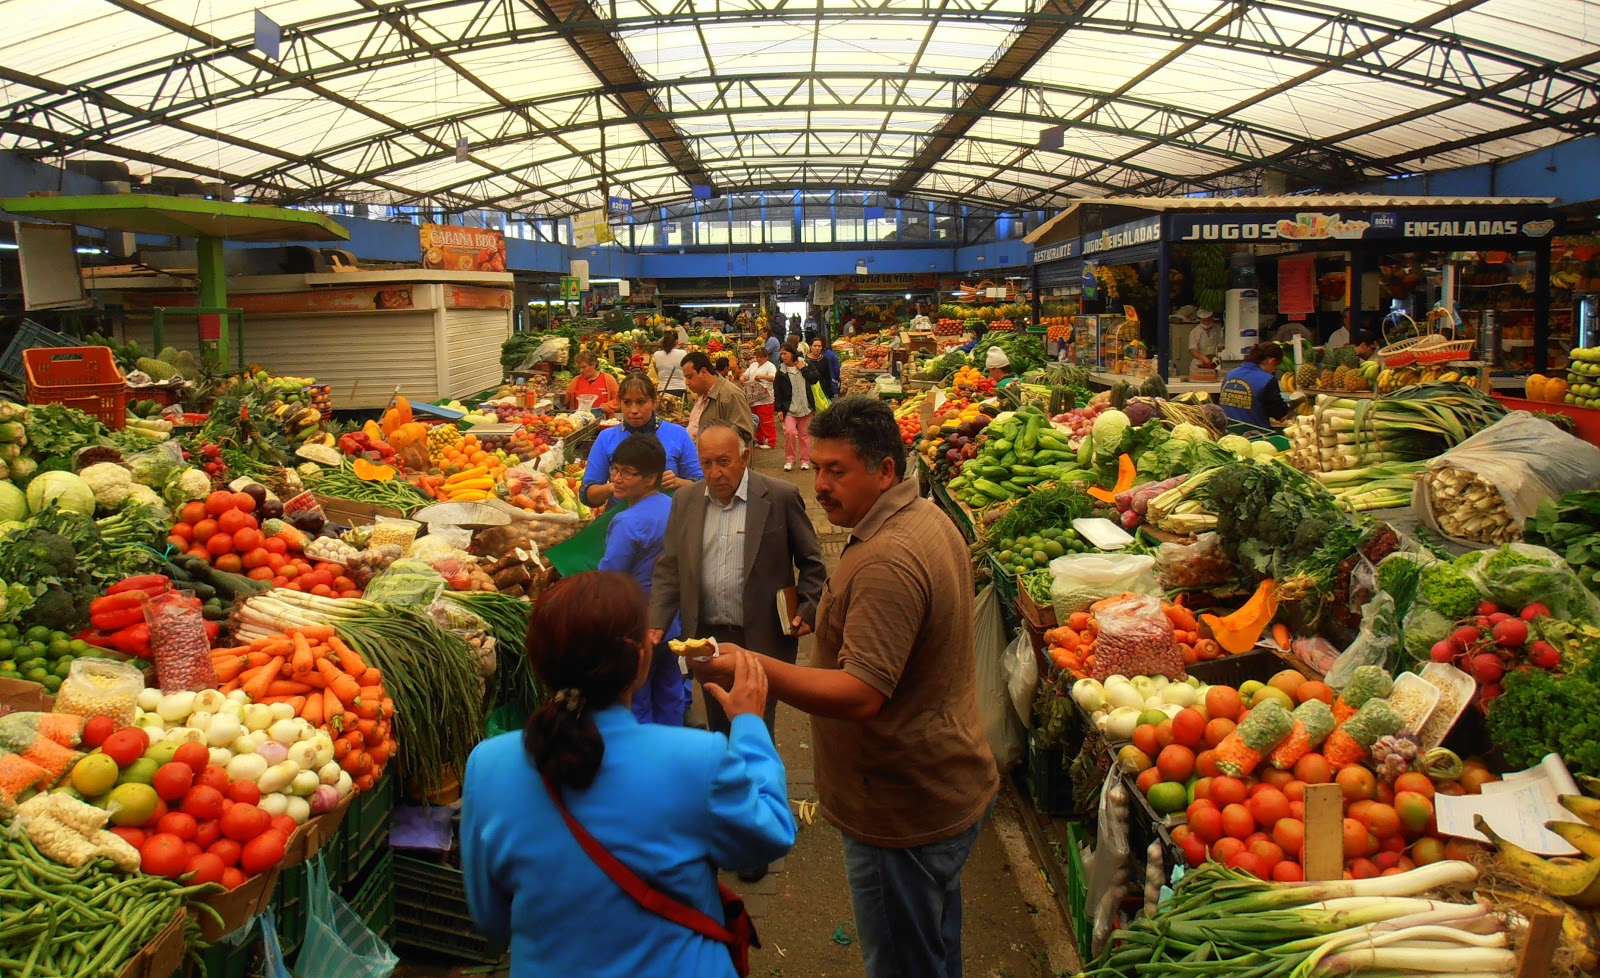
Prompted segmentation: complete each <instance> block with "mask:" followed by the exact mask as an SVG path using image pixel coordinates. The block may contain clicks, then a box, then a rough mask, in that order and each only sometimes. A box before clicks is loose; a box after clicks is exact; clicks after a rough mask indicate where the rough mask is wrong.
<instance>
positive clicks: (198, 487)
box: [162, 468, 211, 509]
mask: <svg viewBox="0 0 1600 978" xmlns="http://www.w3.org/2000/svg"><path fill="white" fill-rule="evenodd" d="M210 493H211V480H210V479H209V478H207V477H206V474H205V473H204V472H201V471H200V470H199V469H191V468H184V469H179V470H178V471H177V472H175V473H173V475H172V477H171V478H170V479H168V480H167V487H166V490H165V491H164V492H163V493H162V495H163V496H165V497H166V500H167V505H168V506H171V507H172V508H174V509H176V508H178V507H180V506H182V505H183V504H184V503H192V502H195V501H196V500H199V499H204V498H206V496H208V495H209V494H210Z"/></svg>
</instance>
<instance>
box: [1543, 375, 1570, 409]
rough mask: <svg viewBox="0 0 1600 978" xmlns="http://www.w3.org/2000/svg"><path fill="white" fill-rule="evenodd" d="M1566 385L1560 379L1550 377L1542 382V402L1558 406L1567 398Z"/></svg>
mask: <svg viewBox="0 0 1600 978" xmlns="http://www.w3.org/2000/svg"><path fill="white" fill-rule="evenodd" d="M1567 387H1568V384H1567V382H1566V381H1565V380H1563V379H1561V378H1560V377H1552V378H1550V379H1549V380H1547V381H1545V382H1544V400H1546V401H1549V402H1550V403H1551V404H1560V403H1561V402H1562V401H1563V400H1565V399H1566V396H1567Z"/></svg>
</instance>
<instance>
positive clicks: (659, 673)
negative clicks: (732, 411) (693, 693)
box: [597, 433, 689, 727]
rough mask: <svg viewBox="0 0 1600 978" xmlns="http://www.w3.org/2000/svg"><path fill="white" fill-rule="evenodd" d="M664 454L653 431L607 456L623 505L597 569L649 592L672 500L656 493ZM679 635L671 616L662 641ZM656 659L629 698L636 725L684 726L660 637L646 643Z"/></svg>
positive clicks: (679, 685) (682, 691)
mask: <svg viewBox="0 0 1600 978" xmlns="http://www.w3.org/2000/svg"><path fill="white" fill-rule="evenodd" d="M666 464H667V453H666V452H665V451H664V450H662V448H661V442H659V441H657V440H656V437H655V436H654V435H650V434H644V433H640V434H636V435H629V436H628V437H627V438H625V439H623V442H622V444H620V445H618V446H617V450H616V451H615V452H613V453H612V455H611V485H612V486H614V487H615V488H616V493H617V499H618V501H620V502H622V503H624V504H626V506H627V508H626V509H624V510H623V511H622V512H620V513H618V514H617V515H616V517H615V518H613V519H612V520H611V524H610V525H609V526H607V527H606V549H605V553H604V554H602V555H601V557H600V563H599V565H598V568H597V569H599V570H603V571H617V572H619V573H622V574H628V575H631V576H632V577H633V579H634V580H636V581H638V582H639V586H640V587H642V588H644V590H645V594H646V595H648V594H649V593H650V583H651V580H652V578H653V575H654V572H655V566H656V560H657V559H658V558H659V557H660V556H661V549H662V542H663V541H664V540H665V539H666V535H667V513H668V512H669V511H670V510H671V508H672V500H671V499H670V498H669V497H667V496H665V495H663V494H662V492H661V474H662V472H663V471H664V470H665V469H666ZM679 634H681V632H680V630H679V626H678V621H677V619H676V618H674V619H673V620H672V621H670V622H668V623H667V624H666V626H665V627H664V628H663V629H662V636H661V638H662V639H673V638H677V637H678V635H679ZM650 647H651V649H653V650H654V653H655V658H654V660H653V662H652V665H651V667H650V681H649V682H647V683H645V685H644V687H643V688H641V689H640V690H639V691H638V692H637V693H635V694H634V697H633V715H634V716H636V717H638V718H639V722H640V723H664V724H667V725H668V726H672V727H677V726H682V725H683V717H684V714H685V713H687V712H688V709H689V687H688V683H687V681H686V680H685V679H684V676H683V672H682V670H680V669H679V668H678V657H677V656H675V655H673V654H672V652H671V651H670V650H669V649H667V647H666V646H664V645H662V644H661V642H660V641H654V642H652V643H651V646H650Z"/></svg>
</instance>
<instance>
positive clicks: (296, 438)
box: [267, 401, 334, 445]
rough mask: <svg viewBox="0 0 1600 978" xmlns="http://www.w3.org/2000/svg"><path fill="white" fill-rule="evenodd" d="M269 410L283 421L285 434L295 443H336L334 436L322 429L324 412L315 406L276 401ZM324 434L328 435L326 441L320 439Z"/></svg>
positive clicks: (268, 406) (269, 406) (270, 405)
mask: <svg viewBox="0 0 1600 978" xmlns="http://www.w3.org/2000/svg"><path fill="white" fill-rule="evenodd" d="M267 410H268V411H271V412H272V415H273V417H275V418H277V419H278V420H279V421H280V422H282V424H283V431H284V434H285V435H286V436H287V437H288V439H289V441H290V442H291V443H293V444H295V445H305V444H313V443H314V444H328V445H332V444H333V443H334V442H333V436H332V435H330V434H327V432H324V431H323V430H322V412H321V411H318V410H317V409H316V408H314V407H307V406H305V405H304V404H286V403H283V402H281V401H275V402H273V403H271V404H269V405H267ZM323 435H327V438H328V440H327V441H326V442H323V441H321V440H320V436H323ZM314 440H315V441H314Z"/></svg>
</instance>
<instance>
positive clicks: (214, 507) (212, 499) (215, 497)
mask: <svg viewBox="0 0 1600 978" xmlns="http://www.w3.org/2000/svg"><path fill="white" fill-rule="evenodd" d="M230 509H233V493H231V492H229V491H227V490H226V489H218V490H217V491H216V492H214V493H212V494H211V495H209V496H207V497H206V515H208V516H221V515H222V514H223V513H226V512H227V511H228V510H230Z"/></svg>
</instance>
